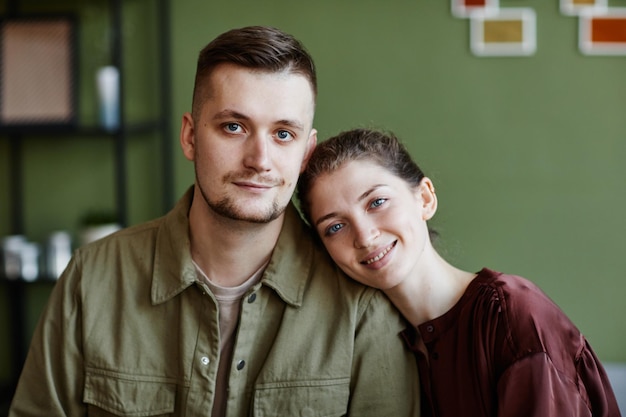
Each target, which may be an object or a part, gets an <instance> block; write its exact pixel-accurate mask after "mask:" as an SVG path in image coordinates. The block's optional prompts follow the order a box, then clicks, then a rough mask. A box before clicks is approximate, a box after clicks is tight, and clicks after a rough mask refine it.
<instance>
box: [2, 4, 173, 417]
mask: <svg viewBox="0 0 626 417" xmlns="http://www.w3.org/2000/svg"><path fill="white" fill-rule="evenodd" d="M136 1H141V0H136ZM155 1H156V3H155V4H156V8H157V17H156V20H157V21H156V22H155V23H156V24H157V25H158V28H159V30H158V33H159V35H158V37H157V39H156V42H158V51H159V60H158V62H157V63H156V66H157V71H158V76H157V79H158V80H159V85H158V90H159V92H160V93H159V94H160V97H159V100H160V107H159V110H158V114H157V115H156V116H155V117H154V119H153V120H151V121H148V122H144V123H141V124H129V123H127V120H126V117H125V108H124V92H125V88H124V87H125V84H124V74H123V71H120V125H119V128H118V129H116V130H114V131H106V130H104V129H101V128H99V127H95V126H94V127H91V126H81V125H80V124H77V125H76V126H55V127H52V128H51V127H44V128H42V127H37V126H18V127H0V140H7V141H8V148H9V164H8V166H7V167H6V168H5V169H4V171H5V172H6V175H7V178H9V179H10V182H9V183H10V189H9V198H10V202H9V215H10V227H11V229H10V233H11V234H15V235H20V234H23V232H24V230H25V224H24V221H25V220H24V216H23V211H24V196H23V190H24V188H23V170H24V166H23V162H22V161H23V146H22V144H23V141H24V140H28V136H31V135H39V136H41V135H44V136H65V137H72V136H81V137H94V139H95V138H96V137H97V138H104V139H105V140H111V141H112V145H113V148H114V149H113V155H114V156H113V159H114V164H115V167H114V176H115V177H114V178H113V183H114V189H115V197H114V198H115V207H116V211H117V216H118V219H119V222H120V224H121V225H123V226H125V225H127V224H128V214H127V213H128V207H127V206H128V198H127V196H128V189H127V175H128V172H127V146H128V139H129V137H130V136H132V135H135V134H141V133H150V132H156V133H158V134H159V135H160V143H161V155H162V158H161V161H160V163H161V166H162V171H161V172H162V179H161V185H162V205H163V208H162V211H163V212H165V211H167V210H169V208H170V207H171V206H172V205H173V203H174V196H173V161H172V159H171V155H172V144H171V131H172V129H171V123H170V122H169V120H170V115H171V99H172V97H171V82H170V79H171V77H170V57H171V53H170V21H169V16H170V13H169V11H170V10H169V6H170V5H169V0H155ZM19 3H20V1H19V0H8V1H7V2H6V6H5V16H2V17H4V18H12V17H20V15H21V14H20V8H19ZM87 3H88V2H85V4H87ZM123 3H124V2H123V0H108V7H109V8H110V12H111V13H110V15H111V21H110V29H111V37H112V42H111V64H112V65H113V66H115V67H117V68H120V69H123V68H124V62H123V47H124V45H123V33H122V31H123V25H122V19H123V17H124V16H123V12H124V7H123ZM79 7H80V6H79ZM2 175H5V174H4V173H3V174H2ZM0 281H1V282H2V283H3V285H4V286H5V288H6V291H7V294H8V300H9V303H8V305H7V306H6V308H7V309H8V311H7V313H8V314H9V322H10V323H9V324H10V332H9V334H10V345H11V366H12V369H11V381H9V383H8V386H1V387H0V415H5V413H6V412H7V411H8V405H9V403H10V400H11V398H12V396H13V392H14V389H15V384H16V383H17V380H18V378H19V373H20V372H21V368H22V365H23V363H24V360H25V356H26V352H27V348H28V346H26V340H27V335H26V328H25V327H26V326H25V321H26V315H27V312H26V296H27V291H28V288H29V286H32V285H34V284H33V283H31V282H26V281H24V280H22V279H14V280H9V279H6V277H3V276H2V275H1V273H0ZM54 282H55V281H54V280H52V279H49V278H48V279H46V277H42V279H39V280H37V281H36V284H35V285H49V286H50V287H52V285H54Z"/></svg>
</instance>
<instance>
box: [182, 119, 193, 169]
mask: <svg viewBox="0 0 626 417" xmlns="http://www.w3.org/2000/svg"><path fill="white" fill-rule="evenodd" d="M180 147H181V148H182V149H183V155H185V158H187V159H188V160H190V161H193V160H194V158H195V148H196V132H195V127H194V123H193V117H192V116H191V113H189V112H186V113H185V114H183V120H182V122H181V124H180Z"/></svg>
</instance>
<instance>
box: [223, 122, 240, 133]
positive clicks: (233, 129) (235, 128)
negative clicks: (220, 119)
mask: <svg viewBox="0 0 626 417" xmlns="http://www.w3.org/2000/svg"><path fill="white" fill-rule="evenodd" d="M226 130H228V131H229V132H230V133H238V132H239V131H240V130H241V126H240V125H239V123H228V124H227V125H226Z"/></svg>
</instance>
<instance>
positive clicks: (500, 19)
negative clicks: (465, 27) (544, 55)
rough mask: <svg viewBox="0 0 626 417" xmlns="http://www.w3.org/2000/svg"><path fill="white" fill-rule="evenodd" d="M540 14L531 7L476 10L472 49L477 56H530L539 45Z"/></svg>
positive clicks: (471, 22) (472, 24) (472, 20)
mask: <svg viewBox="0 0 626 417" xmlns="http://www.w3.org/2000/svg"><path fill="white" fill-rule="evenodd" d="M536 21H537V17H536V14H535V11H534V9H531V8H505V9H498V10H485V11H475V12H473V13H472V14H471V16H470V49H471V50H472V52H473V53H474V55H477V56H527V55H532V54H534V53H535V51H536V49H537V29H536V26H537V24H536Z"/></svg>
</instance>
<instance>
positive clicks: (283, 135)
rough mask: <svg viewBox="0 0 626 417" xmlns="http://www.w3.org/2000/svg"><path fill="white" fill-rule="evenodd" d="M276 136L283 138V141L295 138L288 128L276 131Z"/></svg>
mask: <svg viewBox="0 0 626 417" xmlns="http://www.w3.org/2000/svg"><path fill="white" fill-rule="evenodd" d="M276 137H277V138H278V139H279V140H282V141H287V140H290V139H291V138H293V136H292V134H291V133H289V132H288V131H287V130H279V131H278V132H277V133H276Z"/></svg>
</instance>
